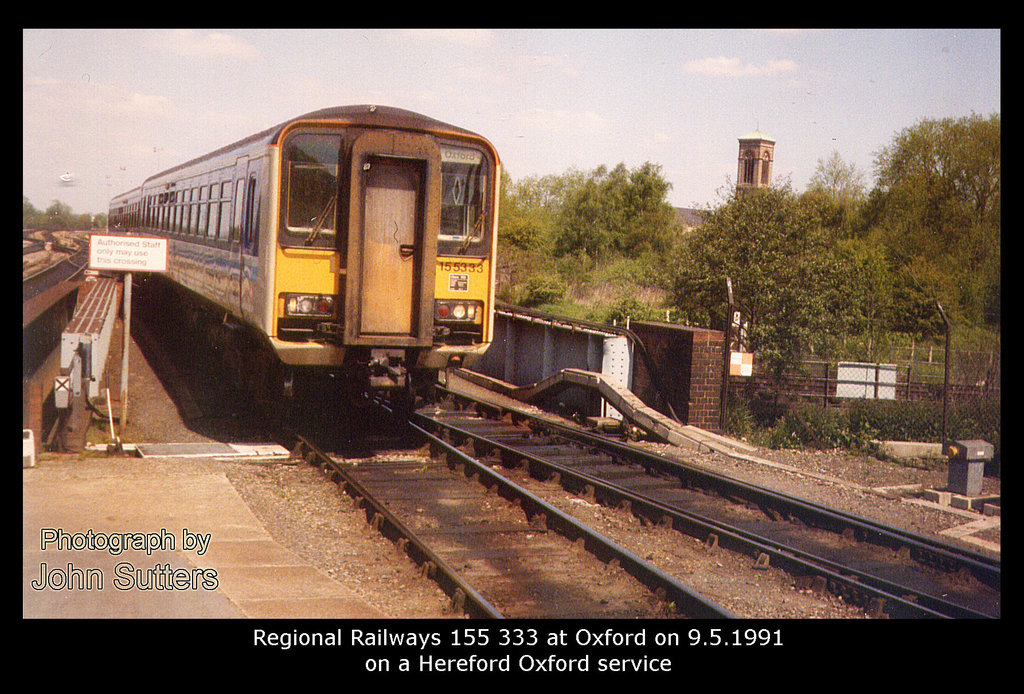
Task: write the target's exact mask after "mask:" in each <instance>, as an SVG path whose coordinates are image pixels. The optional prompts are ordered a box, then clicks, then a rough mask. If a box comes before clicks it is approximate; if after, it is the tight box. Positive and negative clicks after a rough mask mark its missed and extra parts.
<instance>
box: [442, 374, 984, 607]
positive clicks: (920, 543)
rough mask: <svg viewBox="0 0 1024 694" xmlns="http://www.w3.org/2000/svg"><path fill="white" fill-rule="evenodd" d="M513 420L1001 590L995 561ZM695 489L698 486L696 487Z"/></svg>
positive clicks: (572, 432) (595, 439)
mask: <svg viewBox="0 0 1024 694" xmlns="http://www.w3.org/2000/svg"><path fill="white" fill-rule="evenodd" d="M447 392H451V391H447ZM452 395H453V396H454V397H459V398H464V399H466V400H470V401H473V402H476V403H477V404H479V405H480V406H483V407H486V408H492V409H497V410H503V409H504V408H502V407H501V406H500V405H495V404H493V403H487V402H481V401H479V400H476V399H474V398H472V397H471V396H467V395H463V394H461V393H452ZM517 415H518V416H521V417H523V418H525V419H527V420H529V421H532V422H535V423H536V425H537V427H539V428H546V429H549V430H551V431H553V432H555V433H557V434H559V435H563V436H565V437H567V438H569V439H572V440H575V441H576V442H578V443H581V444H583V445H588V446H595V447H601V448H603V449H605V450H606V451H607V452H609V453H610V454H612V455H616V456H619V457H621V458H625V459H628V460H630V461H632V462H635V463H638V464H640V465H642V466H644V467H645V468H647V469H656V470H658V471H660V472H663V473H666V474H669V475H672V476H674V477H676V478H677V479H680V481H681V482H683V483H684V484H686V482H687V480H694V481H697V482H704V483H705V485H704V486H712V487H713V488H715V489H718V490H722V493H723V494H725V495H729V496H739V497H741V498H744V499H745V500H747V501H750V502H751V503H754V504H757V505H759V506H762V507H764V506H769V507H772V508H776V509H779V510H780V511H782V512H786V513H789V514H791V515H794V516H798V517H801V519H802V520H804V521H805V522H807V519H808V518H810V519H813V521H814V523H815V524H817V525H818V527H823V528H826V529H831V530H833V531H834V532H842V531H843V530H845V529H846V528H854V529H856V530H858V531H860V532H861V533H862V534H863V536H864V537H863V538H862V539H871V540H873V541H874V542H875V544H881V545H883V546H888V547H890V548H892V549H899V548H900V547H901V546H908V547H909V548H911V549H915V550H918V551H919V552H925V553H930V554H931V555H933V556H934V558H935V559H937V560H940V561H945V562H952V563H954V564H956V565H963V566H965V567H966V568H967V569H968V570H970V571H971V572H972V573H973V574H974V575H975V577H976V578H978V579H979V580H980V581H981V582H982V583H985V584H986V585H988V586H989V587H991V588H993V589H999V587H1000V560H998V559H995V558H992V557H989V556H986V555H983V554H978V553H975V552H970V551H968V550H962V549H960V548H958V547H955V546H953V545H950V544H947V543H944V542H941V541H938V540H934V539H931V538H928V537H925V536H923V535H919V534H917V533H913V532H910V531H906V530H902V529H900V528H895V527H892V526H888V525H885V524H883V523H879V522H877V521H873V520H870V519H867V518H864V517H862V516H858V515H856V514H851V513H847V512H845V511H841V510H838V509H833V508H829V507H827V506H824V505H822V504H819V503H817V502H814V501H810V500H806V499H800V498H797V497H794V496H791V495H789V494H785V493H783V492H777V491H774V490H771V489H768V488H766V487H761V486H759V485H755V484H751V483H748V482H742V481H740V480H735V479H732V478H730V477H727V476H725V475H722V474H719V473H715V472H711V471H708V470H702V469H700V468H697V467H694V466H692V465H688V464H686V463H683V462H680V461H675V460H669V459H668V458H664V457H662V456H660V455H657V454H655V453H651V452H649V451H644V450H641V449H638V448H636V447H633V446H628V445H626V444H623V443H621V442H619V441H615V440H613V439H611V438H609V437H606V436H601V435H598V434H593V433H590V432H584V431H581V430H578V429H574V428H572V427H569V426H565V425H562V424H559V423H557V422H551V421H549V420H546V419H540V418H537V417H534V416H532V415H530V414H529V413H525V412H517ZM697 486H700V485H699V484H698V485H697Z"/></svg>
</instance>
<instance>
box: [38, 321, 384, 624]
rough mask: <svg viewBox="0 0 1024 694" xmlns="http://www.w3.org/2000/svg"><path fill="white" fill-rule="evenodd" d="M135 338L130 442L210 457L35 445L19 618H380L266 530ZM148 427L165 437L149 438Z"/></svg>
mask: <svg viewBox="0 0 1024 694" xmlns="http://www.w3.org/2000/svg"><path fill="white" fill-rule="evenodd" d="M122 329H123V323H122V321H121V320H120V319H118V320H117V321H115V325H114V329H113V335H112V339H111V343H112V345H114V348H113V349H112V350H111V354H110V355H109V357H108V369H107V373H106V377H107V378H108V379H109V380H110V381H111V382H113V383H117V382H118V379H119V378H120V364H121V354H120V351H121V350H120V348H119V347H120V345H121V342H122V337H121V331H122ZM133 332H134V331H133ZM130 347H131V351H132V354H131V386H130V402H131V413H132V418H131V422H132V424H131V425H130V427H129V431H130V434H131V435H130V436H129V438H128V439H127V440H128V441H150V440H157V441H161V442H164V441H184V442H186V443H184V444H178V448H179V449H180V448H181V446H186V447H203V446H207V447H209V448H210V450H211V451H213V454H211V455H207V456H203V455H180V450H177V451H176V449H175V447H174V445H163V446H160V445H154V446H150V447H149V451H150V454H148V455H145V456H142V457H108V456H106V455H104V454H102V453H100V454H96V453H93V452H90V451H88V450H86V451H84V452H82V453H79V454H60V455H46V456H40V457H39V459H38V460H37V462H36V464H35V466H34V467H28V468H24V469H23V477H22V500H23V503H22V616H23V617H24V618H26V619H54V618H70V619H179V618H181V619H228V620H230V619H278V618H280V619H375V618H378V617H381V616H382V615H381V614H379V613H378V611H377V610H376V609H374V608H373V607H372V606H370V605H368V604H367V603H366V602H365V601H363V600H362V599H360V598H359V597H358V596H357V595H356V594H355V593H354V592H353V591H351V590H350V589H349V588H348V587H347V586H345V585H344V584H343V583H341V582H339V581H337V580H334V579H332V578H331V577H330V576H328V575H327V574H326V573H324V572H322V571H321V570H319V569H317V568H316V567H314V566H312V565H310V564H309V563H307V562H305V561H303V560H302V559H301V558H300V557H298V556H297V555H296V554H295V553H293V552H292V551H290V550H288V549H286V548H285V547H284V546H282V545H281V544H279V543H278V542H275V541H274V539H273V537H272V536H271V535H270V533H269V532H268V531H267V530H266V528H265V527H264V526H263V525H262V524H261V522H260V520H259V519H258V518H257V517H256V515H255V514H254V513H253V511H252V510H251V509H250V508H249V507H248V506H247V505H246V503H245V501H244V500H243V499H242V497H241V496H240V495H239V494H238V492H237V491H236V490H235V488H234V487H233V486H232V484H231V482H230V481H229V480H228V478H227V476H226V474H225V472H224V471H223V465H221V464H220V463H219V462H218V458H217V455H221V456H223V455H224V449H225V448H227V446H226V445H225V444H223V443H220V442H218V441H215V440H212V439H209V438H207V437H204V436H200V435H198V434H196V433H195V432H192V431H190V430H189V429H188V427H186V426H185V425H184V422H183V420H182V419H181V413H180V412H179V408H178V407H176V406H175V404H173V403H172V398H171V396H170V394H169V393H168V391H167V386H166V385H165V384H164V383H163V381H162V380H161V378H159V377H158V376H157V375H156V373H155V372H154V369H153V366H152V365H151V364H150V363H149V361H148V360H147V356H146V354H145V353H144V352H142V351H141V350H140V347H139V345H138V344H137V343H136V341H135V340H134V339H132V340H131V341H130ZM165 378H166V376H165ZM114 410H115V411H116V410H117V407H116V403H115V407H114ZM157 422H159V427H155V424H156V423H157ZM156 431H159V432H160V433H161V434H162V435H165V436H166V437H162V438H156V439H154V438H152V437H153V435H154V433H155V432H156ZM126 447H127V446H126ZM176 452H177V453H179V454H177V455H176V454H175V453H176ZM255 455H259V453H256V454H255ZM122 550H123V551H122Z"/></svg>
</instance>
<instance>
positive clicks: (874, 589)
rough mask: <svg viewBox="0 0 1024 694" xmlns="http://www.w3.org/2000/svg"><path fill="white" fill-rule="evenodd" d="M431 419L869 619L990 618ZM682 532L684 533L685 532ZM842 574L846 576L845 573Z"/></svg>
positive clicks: (448, 428)
mask: <svg viewBox="0 0 1024 694" xmlns="http://www.w3.org/2000/svg"><path fill="white" fill-rule="evenodd" d="M430 419H431V421H434V422H436V423H437V424H438V425H439V426H441V427H443V428H445V429H447V430H449V431H452V432H455V433H456V434H457V435H459V436H464V437H467V438H470V439H474V440H478V441H481V442H482V443H484V444H485V445H486V446H490V447H492V448H496V449H498V450H501V451H505V452H507V453H508V454H509V455H510V456H514V457H516V458H517V459H525V460H526V461H527V462H530V463H533V464H535V465H538V466H542V467H544V468H546V469H548V470H552V471H555V472H556V473H557V474H558V476H559V482H560V483H561V484H563V485H565V486H567V487H568V488H570V489H575V490H582V492H583V493H584V494H585V495H587V496H588V497H593V498H595V499H601V498H603V499H605V500H607V499H609V498H611V499H612V500H614V501H616V502H618V503H619V504H621V502H622V501H627V502H628V503H629V508H630V510H631V511H633V512H635V513H638V514H643V515H645V516H646V517H648V518H650V519H651V520H652V521H654V522H660V523H663V524H668V523H671V527H672V528H674V529H676V530H679V531H680V532H686V533H687V534H689V535H691V536H693V537H695V538H697V539H704V540H705V541H709V540H711V541H713V543H714V544H716V545H718V546H723V547H726V548H728V549H732V550H734V551H739V552H742V553H745V554H750V555H752V556H754V557H756V558H759V559H760V555H762V554H763V555H765V556H767V557H769V560H770V561H771V562H772V565H775V566H778V567H779V568H781V569H783V570H785V571H787V572H788V573H790V574H791V575H793V576H796V577H806V576H815V575H818V576H821V577H822V578H823V579H825V580H826V581H830V582H831V588H830V590H831V592H833V593H839V594H842V595H846V596H858V595H863V594H867V596H868V599H861V600H860V602H866V603H867V604H866V605H865V611H866V612H868V613H869V614H871V615H872V616H877V615H878V614H880V613H882V612H885V613H886V614H887V615H888V616H890V617H893V618H900V619H902V618H915V619H918V618H957V619H990V618H991V615H987V614H984V613H981V612H978V611H976V610H972V609H970V608H967V607H964V606H962V605H957V604H955V603H951V602H949V601H946V600H942V599H940V598H936V597H934V596H931V595H928V594H925V593H921V592H919V591H915V590H912V589H909V588H907V587H905V586H901V585H898V584H896V583H893V582H891V581H888V580H885V579H881V578H878V577H875V576H870V575H864V574H863V573H858V574H857V576H856V577H851V576H849V575H848V574H849V573H851V572H850V570H849V569H848V568H847V567H844V566H842V565H840V564H838V563H836V562H833V561H830V560H827V559H824V558H821V557H817V556H815V555H812V554H810V553H808V552H805V551H803V550H799V549H796V548H792V547H788V546H785V545H782V544H780V543H777V542H774V541H771V540H768V539H766V538H763V537H759V536H757V535H756V534H754V533H751V532H749V531H745V530H743V529H741V528H736V527H734V526H731V525H729V524H727V523H724V522H722V521H717V520H714V519H710V518H707V517H705V516H702V515H700V514H695V513H691V512H686V511H682V510H680V509H677V508H674V507H672V506H668V505H666V504H663V503H661V502H658V501H655V500H653V499H650V498H648V497H645V496H642V495H640V494H637V493H636V492H633V491H630V490H628V489H626V488H624V487H621V486H619V485H616V484H615V483H613V482H609V481H607V480H603V479H600V478H598V477H594V476H591V475H588V474H586V473H582V472H579V471H576V470H573V469H572V468H569V467H566V466H564V465H561V464H559V463H556V462H553V461H550V460H546V459H544V458H541V457H538V456H535V455H532V454H530V453H528V452H525V451H522V450H519V449H517V448H515V447H514V446H509V445H506V444H504V443H501V442H499V441H494V440H493V439H489V438H488V437H487V436H486V435H483V434H478V433H475V432H472V431H470V430H468V429H463V428H461V427H457V426H455V425H453V424H451V423H449V422H442V421H439V420H436V419H433V418H430ZM683 528H686V530H684V529H683ZM844 571H845V572H846V573H845V574H844ZM908 594H913V595H914V596H915V599H914V600H913V601H911V600H908V599H906V597H904V596H906V595H908Z"/></svg>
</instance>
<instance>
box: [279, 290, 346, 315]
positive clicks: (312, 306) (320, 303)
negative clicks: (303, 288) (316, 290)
mask: <svg viewBox="0 0 1024 694" xmlns="http://www.w3.org/2000/svg"><path fill="white" fill-rule="evenodd" d="M284 313H285V315H286V316H316V317H319V318H322V317H329V316H333V315H334V297H333V296H331V295H329V294H285V295H284Z"/></svg>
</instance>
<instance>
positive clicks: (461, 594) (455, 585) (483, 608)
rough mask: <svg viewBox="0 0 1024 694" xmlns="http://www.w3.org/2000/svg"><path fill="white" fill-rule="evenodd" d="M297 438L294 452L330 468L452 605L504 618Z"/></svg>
mask: <svg viewBox="0 0 1024 694" xmlns="http://www.w3.org/2000/svg"><path fill="white" fill-rule="evenodd" d="M296 438H297V439H298V443H297V444H296V447H295V449H294V451H293V455H294V456H296V457H299V458H302V459H303V460H305V461H306V462H307V463H309V464H310V465H317V466H318V467H323V466H327V467H329V468H330V470H331V472H332V474H333V475H335V476H336V479H335V482H337V483H338V484H339V486H341V487H342V490H343V491H344V492H345V493H346V494H348V495H349V496H350V497H352V499H353V500H354V502H355V503H356V505H357V506H359V505H363V506H364V511H365V513H366V518H367V522H369V523H370V525H371V526H372V527H374V528H376V529H377V530H378V531H379V532H380V533H381V534H382V535H384V536H385V537H387V538H388V539H389V540H391V541H392V542H394V543H395V544H396V546H397V547H398V548H399V549H400V550H402V551H404V552H405V553H406V555H408V556H409V558H410V559H412V560H413V561H414V562H416V564H417V565H418V566H420V567H422V568H423V569H424V571H425V573H426V575H427V577H428V578H430V579H432V580H433V581H434V582H435V583H437V584H438V586H439V587H440V588H441V590H443V591H444V592H445V594H446V595H447V596H448V597H449V598H450V599H451V601H452V605H453V607H456V608H459V609H462V610H464V611H465V612H466V613H467V614H469V615H471V616H473V617H477V618H487V619H504V615H502V614H501V612H499V611H498V610H497V609H496V608H495V607H494V606H493V605H491V604H490V603H489V602H488V601H487V600H486V599H485V598H484V597H483V596H482V595H480V594H479V593H478V592H477V591H476V590H474V589H473V587H472V586H471V585H469V584H468V583H467V582H466V581H465V580H463V579H462V578H461V577H460V576H459V574H458V572H457V571H455V569H453V568H452V567H451V566H450V565H449V564H448V563H447V562H445V561H444V560H443V559H441V558H440V557H439V556H437V554H435V553H434V552H433V551H432V550H431V549H430V548H429V547H428V546H427V545H426V544H425V543H424V542H423V541H422V540H420V539H419V538H418V537H417V536H416V534H415V533H413V532H412V531H411V530H410V529H409V528H408V527H406V525H405V524H404V523H402V522H401V521H400V520H399V519H398V518H396V517H395V516H394V515H393V514H392V513H391V512H390V511H389V510H388V509H387V508H386V507H385V506H384V505H383V504H381V503H380V502H379V501H378V500H377V499H376V498H374V496H373V495H372V494H370V493H369V491H367V489H366V488H365V487H363V485H361V484H360V483H359V482H358V481H357V480H356V479H355V478H353V477H352V476H351V475H350V474H348V471H346V470H345V468H344V467H343V466H341V465H339V464H338V463H337V462H336V461H335V460H334V459H333V458H331V457H330V456H329V455H327V454H326V453H324V452H323V451H321V450H320V449H318V448H317V447H316V446H315V445H313V444H312V443H311V442H310V441H308V440H307V439H306V438H304V437H302V436H300V435H296ZM339 480H340V481H339Z"/></svg>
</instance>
